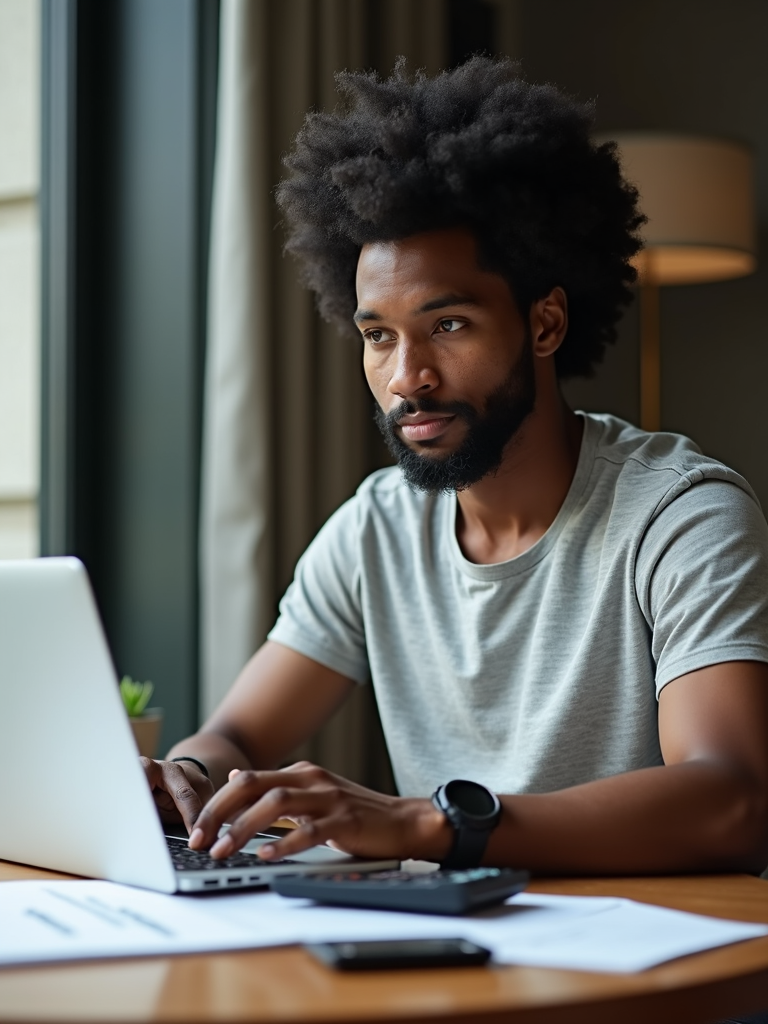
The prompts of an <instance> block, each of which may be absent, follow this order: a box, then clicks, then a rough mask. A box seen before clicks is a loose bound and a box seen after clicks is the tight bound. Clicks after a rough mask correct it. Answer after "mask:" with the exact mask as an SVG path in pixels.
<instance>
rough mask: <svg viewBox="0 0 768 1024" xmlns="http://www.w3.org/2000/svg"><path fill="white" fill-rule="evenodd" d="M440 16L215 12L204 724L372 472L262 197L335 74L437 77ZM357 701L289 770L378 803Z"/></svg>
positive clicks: (233, 1)
mask: <svg viewBox="0 0 768 1024" xmlns="http://www.w3.org/2000/svg"><path fill="white" fill-rule="evenodd" d="M445 3H446V0H379V2H376V0H222V4H221V31H220V63H219V97H218V121H217V140H216V164H215V174H214V192H213V207H212V224H211V256H210V270H209V323H208V342H207V357H206V378H205V395H204V419H203V460H202V491H201V532H200V566H201V580H200V583H201V706H200V710H201V714H202V716H203V717H204V716H206V715H208V714H209V713H210V712H211V711H212V710H213V708H214V707H215V706H216V705H217V704H218V702H219V701H220V700H221V698H222V696H223V695H224V693H225V692H226V691H227V689H228V687H229V686H230V684H231V683H232V681H233V680H234V678H235V676H236V675H237V673H238V672H239V671H240V669H241V668H242V666H243V665H244V664H245V662H246V661H247V660H248V658H249V657H250V656H251V654H253V652H254V651H255V650H256V649H257V647H258V646H259V645H260V644H261V643H262V642H263V640H264V638H265V636H266V633H267V632H268V630H269V628H270V627H271V625H272V623H273V622H274V619H275V616H276V613H277V603H278V601H279V599H280V596H281V595H282V593H283V591H284V590H285V587H286V586H287V585H288V583H289V582H290V579H291V576H292V574H293V569H294V566H295V563H296V560H297V559H298V557H299V556H300V554H301V553H302V551H303V550H304V548H305V547H306V546H307V544H308V543H309V541H310V540H311V539H312V537H313V535H314V534H315V533H316V531H317V530H318V529H319V527H320V526H321V525H322V523H323V522H324V521H325V519H326V518H327V517H328V516H329V515H330V514H331V512H332V511H333V510H334V509H335V508H336V507H338V505H340V504H341V503H342V502H343V501H344V500H345V499H346V498H348V497H349V496H350V495H352V494H353V493H354V490H355V488H356V487H357V485H358V484H359V482H360V481H361V480H362V479H363V478H364V477H365V476H366V475H367V473H368V472H370V471H371V470H372V469H374V468H376V467H377V465H381V464H384V463H385V462H386V457H385V456H383V455H382V452H383V449H382V448H381V446H380V444H379V442H378V440H377V438H376V436H375V427H373V426H372V422H371V408H372V406H371V399H370V397H369V395H368V392H367V388H366V386H365V383H364V379H363V376H362V369H361V354H360V350H359V348H358V347H356V346H355V344H354V343H353V342H350V341H349V340H348V339H344V338H341V337H340V336H338V335H337V334H336V333H335V332H334V331H333V329H332V328H329V327H328V326H327V325H326V324H324V323H322V322H321V321H320V320H319V318H318V317H317V315H316V313H315V310H314V306H313V302H312V298H311V296H310V295H309V294H308V293H307V292H306V291H305V290H303V289H302V288H301V287H300V286H299V285H298V283H297V280H296V277H297V274H296V267H295V265H294V264H293V262H292V261H291V260H289V259H285V258H283V256H282V244H283V236H282V233H281V230H280V228H279V225H278V214H277V209H276V207H275V204H274V199H273V195H272V189H273V188H274V186H275V184H276V183H277V182H278V181H279V179H280V178H281V177H282V176H283V173H284V171H283V168H282V166H281V163H280V159H281V156H282V154H283V153H285V152H286V151H287V150H288V149H289V148H290V147H291V142H292V139H293V137H294V136H295V134H296V132H297V131H298V129H299V128H300V127H301V124H302V121H303V117H304V115H305V113H306V112H307V111H308V110H309V109H312V108H314V109H332V108H333V107H334V106H335V105H336V102H337V96H336V92H335V87H334V82H333V73H334V72H335V71H337V70H341V69H344V68H348V69H360V68H366V69H367V68H375V69H377V70H379V71H380V72H381V73H383V74H387V73H388V72H389V71H390V70H391V68H392V65H393V64H394V61H395V58H396V57H397V56H398V55H399V54H404V55H405V56H406V57H407V58H408V62H409V65H410V66H411V68H416V67H425V68H426V69H427V71H428V72H430V73H434V72H435V71H437V70H439V69H440V68H441V67H442V66H444V63H445V53H446V34H447V32H446V12H445ZM369 690H370V688H369V687H359V688H356V690H355V692H354V693H353V695H352V697H351V698H350V700H349V701H347V703H346V704H345V706H344V707H343V708H342V709H341V710H340V711H339V712H338V713H337V714H336V716H335V717H334V719H333V720H332V721H331V722H330V723H329V724H328V726H327V727H326V728H325V729H324V730H323V731H322V733H321V734H320V735H318V736H317V737H316V738H314V739H313V740H312V741H310V743H308V744H307V745H305V747H304V748H303V749H302V750H301V751H300V752H297V754H300V755H301V756H306V757H310V758H312V759H313V760H315V761H317V762H318V763H320V764H323V765H325V766H326V767H328V768H330V769H331V770H334V771H338V772H341V773H343V774H345V775H347V776H348V777H350V778H354V779H357V780H359V781H363V782H366V783H367V784H369V785H378V786H379V787H380V788H386V787H387V786H388V785H389V784H390V783H389V782H388V779H389V775H388V771H387V765H386V758H385V757H384V755H383V746H382V742H381V738H380V733H379V731H378V727H377V718H376V713H375V706H374V703H373V699H372V695H371V693H370V692H369Z"/></svg>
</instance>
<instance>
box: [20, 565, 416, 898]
mask: <svg viewBox="0 0 768 1024" xmlns="http://www.w3.org/2000/svg"><path fill="white" fill-rule="evenodd" d="M0 779H2V783H1V784H0V858H2V859H4V860H10V861H16V862H19V863H22V864H30V865H35V866H37V867H42V868H49V869H51V870H55V871H64V872H68V873H70V874H75V875H85V876H87V877H90V878H106V879H109V880H110V881H113V882H123V883H126V884H128V885H136V886H141V887H143V888H146V889H154V890H157V891H159V892H167V893H173V892H225V891H226V892H232V891H234V890H237V889H243V888H251V887H256V886H265V885H269V883H270V882H271V881H272V879H274V878H275V877H276V876H278V875H284V874H328V873H335V872H338V871H345V872H346V871H360V872H367V871H379V870H385V869H388V868H393V867H397V866H398V862H397V861H394V860H376V861H374V860H365V861H361V860H360V859H358V858H355V857H352V856H349V855H347V854H343V853H340V852H339V851H337V850H333V849H331V848H330V847H328V846H315V847H312V849H310V850H306V851H305V852H303V853H300V854H297V855H294V856H291V858H290V859H285V860H282V861H270V862H264V861H262V860H260V858H259V857H258V856H257V855H256V852H255V851H256V850H257V848H258V846H259V845H260V844H261V843H265V842H269V838H270V837H269V836H268V835H266V834H265V835H260V836H256V837H254V839H252V840H251V841H250V842H249V843H248V845H247V846H246V847H245V848H244V849H243V850H241V851H240V852H239V853H238V854H235V855H234V856H233V857H230V858H227V859H226V860H222V861H215V860H213V858H211V857H210V856H209V855H208V854H207V853H205V852H200V851H193V850H190V849H189V846H188V844H187V841H186V838H184V837H180V836H179V835H178V834H177V835H174V834H173V832H174V831H178V830H172V829H171V830H166V829H164V827H163V825H162V824H161V822H160V818H159V815H158V813H157V810H156V808H155V804H154V800H153V798H152V795H151V792H150V789H149V786H148V785H147V782H146V778H145V776H144V772H143V770H142V768H141V765H140V763H139V758H138V751H137V749H136V744H135V742H134V739H133V733H132V731H131V728H130V725H129V722H128V717H127V715H126V713H125V710H124V708H123V704H122V701H121V698H120V693H119V689H118V683H117V676H116V673H115V669H114V666H113V664H112V659H111V656H110V653H109V649H108V646H107V642H106V638H105V636H104V631H103V629H102V626H101V620H100V618H99V614H98V611H97V608H96V603H95V601H94V598H93V593H92V591H91V587H90V583H89V581H88V576H87V573H86V570H85V567H84V566H83V564H82V563H81V562H80V561H78V560H77V559H76V558H39V559H34V560H29V561H8V562H0ZM225 827H226V826H225ZM166 832H168V835H166Z"/></svg>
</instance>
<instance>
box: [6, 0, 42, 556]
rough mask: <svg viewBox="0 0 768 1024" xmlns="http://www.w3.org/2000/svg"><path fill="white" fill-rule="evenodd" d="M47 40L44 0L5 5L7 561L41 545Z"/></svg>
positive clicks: (33, 552)
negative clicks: (42, 83) (41, 201)
mask: <svg viewBox="0 0 768 1024" xmlns="http://www.w3.org/2000/svg"><path fill="white" fill-rule="evenodd" d="M39 40H40V15H39V8H38V4H37V2H36V0H0V139H2V145H1V146H0V558H29V557H32V556H34V555H36V554H37V547H38V542H37V490H38V476H39V468H38V461H39V460H38V443H39V442H38V438H39V429H38V420H39V399H38V392H39V356H38V353H39V339H38V336H39V328H38V302H39V268H38V261H39V227H38V212H37V192H38V184H39V170H38V163H39V115H38V106H39V88H38V78H39V69H40V44H39Z"/></svg>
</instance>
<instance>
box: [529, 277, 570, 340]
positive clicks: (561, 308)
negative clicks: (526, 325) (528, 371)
mask: <svg viewBox="0 0 768 1024" xmlns="http://www.w3.org/2000/svg"><path fill="white" fill-rule="evenodd" d="M530 323H531V338H532V339H533V354H534V355H535V356H551V355H554V353H555V352H557V350H558V349H559V348H560V346H561V345H562V343H563V338H564V337H565V334H566V331H567V330H568V297H567V296H566V294H565V292H564V291H563V289H562V288H561V287H560V286H559V285H558V286H557V287H556V288H553V289H552V291H551V292H550V293H549V295H545V296H544V298H543V299H537V300H536V302H534V303H533V305H532V306H531V319H530Z"/></svg>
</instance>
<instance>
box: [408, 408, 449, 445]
mask: <svg viewBox="0 0 768 1024" xmlns="http://www.w3.org/2000/svg"><path fill="white" fill-rule="evenodd" d="M454 419H455V417H454V416H436V415H434V414H431V415H430V414H428V413H427V414H425V415H423V416H421V417H419V418H415V417H414V418H413V419H409V418H406V419H405V420H401V421H400V423H399V424H398V426H399V427H400V429H401V430H402V432H403V434H404V435H405V437H407V438H408V440H409V441H427V440H430V439H431V438H433V437H439V436H440V434H442V433H443V431H444V430H446V429H447V427H448V424H449V423H451V421H452V420H454Z"/></svg>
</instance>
